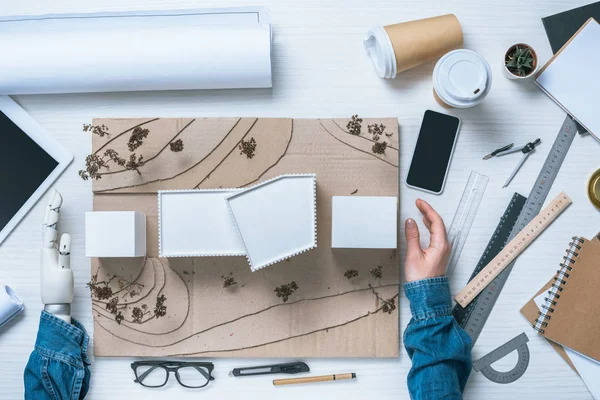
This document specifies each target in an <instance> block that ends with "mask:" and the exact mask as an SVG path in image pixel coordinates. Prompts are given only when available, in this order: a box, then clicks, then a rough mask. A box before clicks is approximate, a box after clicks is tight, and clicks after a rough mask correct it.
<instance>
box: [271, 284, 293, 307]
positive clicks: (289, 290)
mask: <svg viewBox="0 0 600 400" xmlns="http://www.w3.org/2000/svg"><path fill="white" fill-rule="evenodd" d="M296 290H298V285H297V284H296V282H294V281H291V282H290V283H287V284H285V285H281V286H278V287H276V288H275V294H276V295H277V297H281V300H283V302H284V303H285V302H287V301H288V300H289V298H290V296H291V295H292V294H293V293H294V292H295V291H296Z"/></svg>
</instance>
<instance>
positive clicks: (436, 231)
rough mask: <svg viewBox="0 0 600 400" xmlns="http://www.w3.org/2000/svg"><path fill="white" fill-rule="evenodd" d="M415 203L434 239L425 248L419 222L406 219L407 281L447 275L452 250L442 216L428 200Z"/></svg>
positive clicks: (405, 273)
mask: <svg viewBox="0 0 600 400" xmlns="http://www.w3.org/2000/svg"><path fill="white" fill-rule="evenodd" d="M416 205H417V208H418V209H419V211H421V213H422V214H423V223H424V224H425V226H426V227H427V229H428V230H429V233H431V238H430V241H429V247H428V248H426V249H425V250H423V249H422V248H421V243H420V240H419V238H420V235H419V228H418V227H417V223H416V222H415V220H414V219H412V218H409V219H407V220H406V222H405V224H404V227H405V235H406V244H407V249H406V259H405V261H404V275H405V278H406V282H413V281H418V280H421V279H427V278H433V277H436V276H442V275H444V274H445V273H446V266H447V265H448V260H449V259H450V252H451V246H450V243H448V238H447V237H446V227H445V226H444V221H443V220H442V217H440V215H439V214H438V213H437V212H436V211H435V210H434V209H433V207H431V206H430V205H429V204H428V203H427V202H426V201H425V200H421V199H417V201H416Z"/></svg>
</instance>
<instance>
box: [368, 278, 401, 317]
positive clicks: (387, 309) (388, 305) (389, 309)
mask: <svg viewBox="0 0 600 400" xmlns="http://www.w3.org/2000/svg"><path fill="white" fill-rule="evenodd" d="M369 287H370V288H371V291H372V292H373V295H375V297H376V298H377V300H379V301H380V302H381V303H382V304H381V311H383V312H384V313H387V314H390V315H391V314H392V313H393V312H394V310H395V309H396V300H395V299H394V298H393V297H391V298H389V299H387V300H386V299H384V298H382V297H381V296H380V295H379V293H378V292H377V291H376V290H375V289H373V286H371V285H369Z"/></svg>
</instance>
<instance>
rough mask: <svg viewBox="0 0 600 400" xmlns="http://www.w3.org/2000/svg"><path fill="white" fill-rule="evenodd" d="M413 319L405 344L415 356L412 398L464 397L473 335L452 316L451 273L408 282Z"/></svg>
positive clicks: (410, 377) (410, 383)
mask: <svg viewBox="0 0 600 400" xmlns="http://www.w3.org/2000/svg"><path fill="white" fill-rule="evenodd" d="M404 292H405V294H406V297H408V300H409V301H410V311H411V313H412V317H413V318H412V319H411V321H410V323H409V324H408V326H407V327H406V330H405V331H404V347H405V348H406V351H407V352H408V356H409V357H410V358H411V360H412V368H411V369H410V371H409V373H408V391H409V392H410V396H411V398H412V399H414V400H417V399H462V392H463V390H464V388H465V385H466V383H467V379H468V378H469V374H470V373H471V338H470V337H469V335H468V334H467V333H466V332H465V331H464V330H463V329H462V328H461V327H460V326H459V325H458V323H457V322H456V320H455V319H454V317H453V316H452V300H451V296H450V286H449V284H448V278H447V277H445V276H444V277H437V278H429V279H423V280H421V281H416V282H409V283H406V284H404Z"/></svg>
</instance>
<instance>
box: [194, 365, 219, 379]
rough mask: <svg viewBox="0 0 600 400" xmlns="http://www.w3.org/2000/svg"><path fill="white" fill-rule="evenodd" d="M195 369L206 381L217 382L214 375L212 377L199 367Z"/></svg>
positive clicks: (195, 366)
mask: <svg viewBox="0 0 600 400" xmlns="http://www.w3.org/2000/svg"><path fill="white" fill-rule="evenodd" d="M194 368H196V369H197V370H198V372H200V373H201V374H202V376H204V377H205V378H206V379H208V380H211V381H214V380H215V378H214V377H213V376H212V375H210V374H209V373H207V372H206V371H205V370H203V369H202V368H200V367H198V366H197V365H194Z"/></svg>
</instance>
